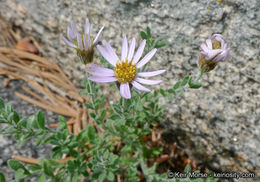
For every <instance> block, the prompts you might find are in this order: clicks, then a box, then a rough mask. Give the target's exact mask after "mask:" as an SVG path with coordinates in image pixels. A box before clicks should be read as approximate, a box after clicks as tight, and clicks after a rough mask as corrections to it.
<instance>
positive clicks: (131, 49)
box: [127, 38, 135, 60]
mask: <svg viewBox="0 0 260 182" xmlns="http://www.w3.org/2000/svg"><path fill="white" fill-rule="evenodd" d="M134 51H135V38H133V39H132V40H131V43H130V47H129V51H128V56H127V59H128V60H132V58H133V56H134Z"/></svg>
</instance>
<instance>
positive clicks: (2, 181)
mask: <svg viewBox="0 0 260 182" xmlns="http://www.w3.org/2000/svg"><path fill="white" fill-rule="evenodd" d="M1 100H2V99H0V109H1ZM0 182H5V176H4V174H3V173H1V172H0Z"/></svg>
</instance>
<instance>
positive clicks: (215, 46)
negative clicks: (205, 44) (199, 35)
mask: <svg viewBox="0 0 260 182" xmlns="http://www.w3.org/2000/svg"><path fill="white" fill-rule="evenodd" d="M212 49H221V43H220V42H219V41H216V40H212Z"/></svg>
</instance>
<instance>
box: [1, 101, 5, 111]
mask: <svg viewBox="0 0 260 182" xmlns="http://www.w3.org/2000/svg"><path fill="white" fill-rule="evenodd" d="M4 108H5V103H4V101H3V100H2V99H1V98H0V110H1V109H4Z"/></svg>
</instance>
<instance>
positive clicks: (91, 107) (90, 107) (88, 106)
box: [85, 104, 94, 110]
mask: <svg viewBox="0 0 260 182" xmlns="http://www.w3.org/2000/svg"><path fill="white" fill-rule="evenodd" d="M85 106H86V107H87V108H89V109H92V110H94V107H93V106H92V105H91V104H85Z"/></svg>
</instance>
